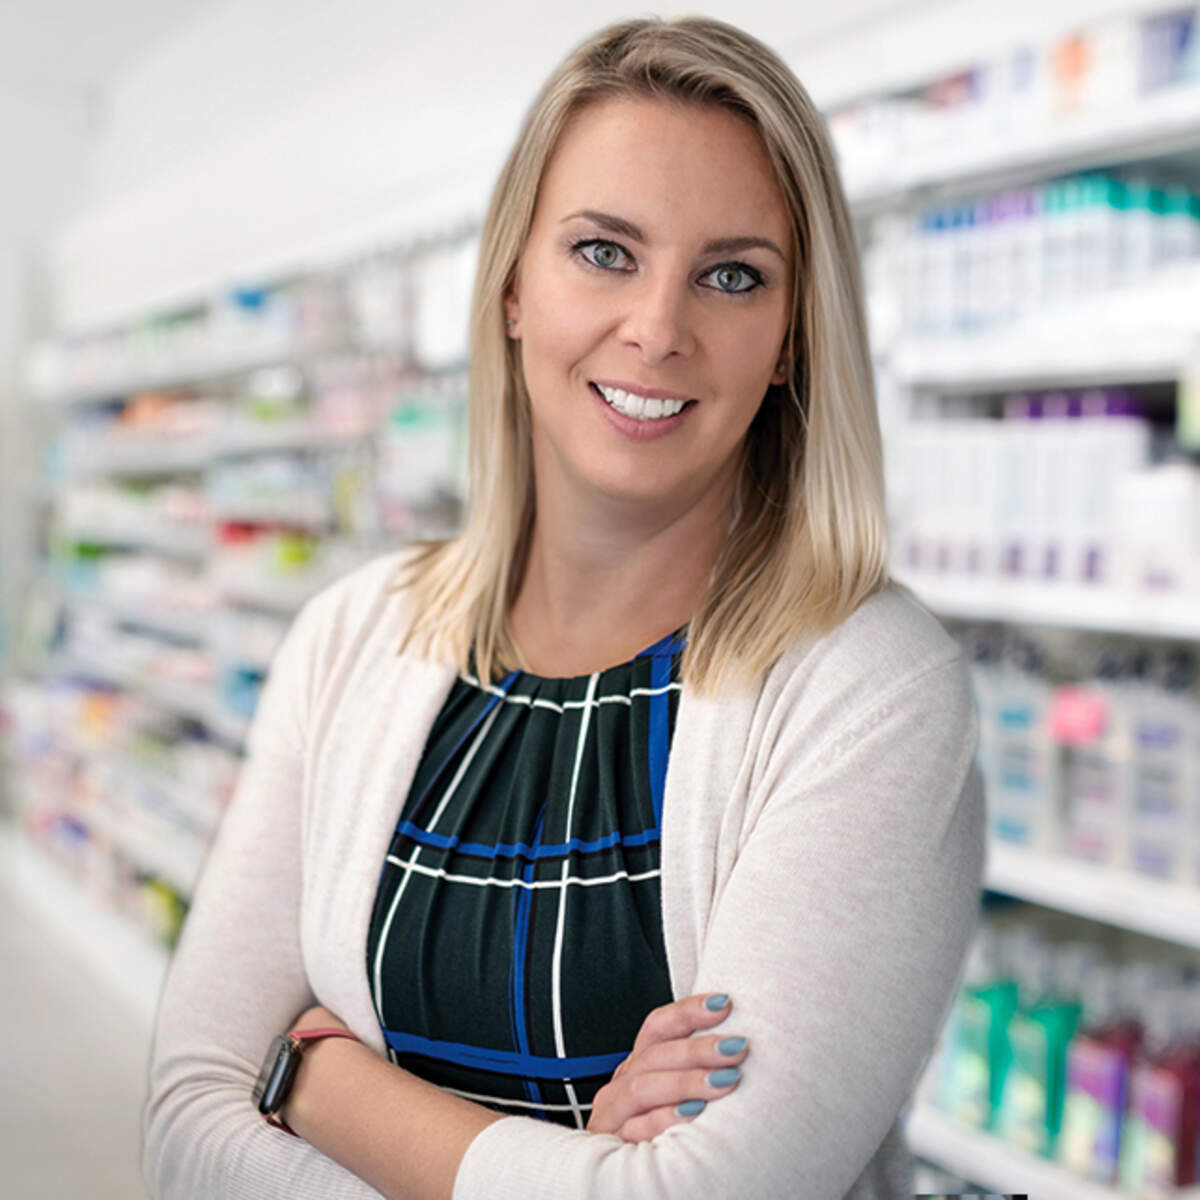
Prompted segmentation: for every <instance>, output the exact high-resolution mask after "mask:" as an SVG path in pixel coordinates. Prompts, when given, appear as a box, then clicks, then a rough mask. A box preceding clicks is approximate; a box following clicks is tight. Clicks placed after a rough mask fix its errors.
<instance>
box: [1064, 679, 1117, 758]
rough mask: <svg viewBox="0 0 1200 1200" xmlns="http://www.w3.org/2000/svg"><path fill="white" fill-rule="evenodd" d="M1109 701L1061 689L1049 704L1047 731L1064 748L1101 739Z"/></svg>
mask: <svg viewBox="0 0 1200 1200" xmlns="http://www.w3.org/2000/svg"><path fill="white" fill-rule="evenodd" d="M1107 726H1108V702H1107V700H1106V698H1105V697H1104V696H1103V695H1102V694H1101V693H1099V692H1092V691H1088V690H1087V689H1086V688H1077V687H1060V688H1056V689H1055V690H1054V697H1053V699H1052V700H1051V702H1050V730H1051V732H1052V734H1053V735H1054V738H1055V740H1056V741H1058V742H1060V743H1062V745H1064V746H1084V745H1087V744H1088V743H1089V742H1095V741H1098V740H1099V739H1100V738H1101V737H1103V736H1104V730H1105V729H1106V728H1107Z"/></svg>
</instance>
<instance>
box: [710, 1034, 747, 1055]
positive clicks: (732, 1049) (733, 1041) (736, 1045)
mask: <svg viewBox="0 0 1200 1200" xmlns="http://www.w3.org/2000/svg"><path fill="white" fill-rule="evenodd" d="M745 1045H746V1039H745V1038H744V1037H731V1038H722V1039H721V1040H720V1041H719V1042H718V1043H717V1053H718V1054H741V1052H742V1050H743V1048H744V1047H745Z"/></svg>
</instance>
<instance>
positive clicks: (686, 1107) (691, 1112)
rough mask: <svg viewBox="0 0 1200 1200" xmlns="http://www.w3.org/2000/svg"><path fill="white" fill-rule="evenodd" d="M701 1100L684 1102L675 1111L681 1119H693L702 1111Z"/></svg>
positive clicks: (702, 1104) (702, 1103)
mask: <svg viewBox="0 0 1200 1200" xmlns="http://www.w3.org/2000/svg"><path fill="white" fill-rule="evenodd" d="M703 1109H704V1101H703V1100H685V1101H684V1102H683V1103H682V1104H681V1105H680V1106H679V1107H678V1108H677V1109H676V1110H675V1111H676V1112H677V1113H678V1114H679V1115H680V1116H681V1117H694V1116H695V1115H696V1114H697V1113H698V1112H701V1111H703Z"/></svg>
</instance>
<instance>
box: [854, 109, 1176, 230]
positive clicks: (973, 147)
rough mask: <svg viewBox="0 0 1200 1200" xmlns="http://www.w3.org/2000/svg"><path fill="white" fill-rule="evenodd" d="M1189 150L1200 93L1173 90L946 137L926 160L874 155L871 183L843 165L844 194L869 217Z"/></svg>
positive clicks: (904, 156)
mask: <svg viewBox="0 0 1200 1200" xmlns="http://www.w3.org/2000/svg"><path fill="white" fill-rule="evenodd" d="M1197 145H1200V87H1176V88H1170V89H1164V90H1163V91H1161V92H1159V93H1158V94H1157V95H1151V96H1147V97H1144V98H1143V99H1141V100H1139V101H1138V102H1137V103H1131V104H1124V105H1122V106H1121V107H1116V108H1109V109H1106V110H1101V111H1094V112H1089V113H1082V114H1080V115H1078V116H1076V117H1074V118H1059V119H1057V120H1055V121H1049V120H1045V121H1039V122H1037V123H1036V124H1031V126H1030V127H1028V128H1026V129H1023V130H1020V131H1018V132H1016V133H1009V134H1006V135H1001V134H1000V133H998V132H997V133H988V132H987V131H983V130H981V131H980V134H979V136H967V137H956V138H948V139H947V140H946V142H945V143H944V144H942V145H941V146H939V147H938V149H937V150H936V151H933V152H930V153H927V154H922V155H916V154H891V155H887V156H881V158H880V160H879V162H880V168H879V171H878V173H877V174H876V175H875V177H874V178H867V177H865V176H864V175H862V174H859V175H857V177H856V175H855V171H854V164H853V162H850V163H848V164H847V175H848V178H847V194H848V199H849V202H850V206H851V208H852V209H853V210H854V212H855V215H856V216H871V215H873V214H874V213H877V212H881V211H883V210H886V209H889V208H894V207H896V206H897V205H900V204H903V203H904V202H905V201H907V200H909V199H910V198H911V197H912V196H913V195H914V193H918V192H920V193H925V196H924V197H923V198H927V199H932V198H934V197H935V196H936V195H937V194H939V193H941V194H950V193H961V192H963V191H965V190H967V189H972V190H980V191H986V190H991V189H994V188H1002V187H1012V186H1016V185H1019V184H1022V183H1027V182H1030V181H1031V180H1034V179H1038V178H1042V177H1045V176H1047V175H1055V176H1058V175H1070V174H1073V173H1074V172H1077V171H1086V170H1091V169H1094V168H1096V167H1104V166H1109V165H1112V164H1117V163H1126V162H1138V161H1143V160H1145V159H1150V158H1155V157H1160V156H1163V155H1168V154H1174V153H1179V152H1184V151H1188V150H1193V149H1195V148H1196V146H1197Z"/></svg>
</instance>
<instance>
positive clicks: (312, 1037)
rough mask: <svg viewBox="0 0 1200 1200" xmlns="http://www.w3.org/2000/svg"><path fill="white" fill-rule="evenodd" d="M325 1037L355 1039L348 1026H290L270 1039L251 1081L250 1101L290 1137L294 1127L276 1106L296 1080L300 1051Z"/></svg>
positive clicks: (284, 1097) (281, 1106)
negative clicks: (252, 1083)
mask: <svg viewBox="0 0 1200 1200" xmlns="http://www.w3.org/2000/svg"><path fill="white" fill-rule="evenodd" d="M327 1037H346V1038H353V1040H354V1041H356V1042H357V1041H358V1040H359V1039H358V1038H357V1037H355V1035H354V1034H352V1033H351V1032H350V1030H348V1029H330V1028H320V1029H293V1030H290V1031H289V1032H288V1033H281V1034H280V1035H279V1036H278V1037H277V1038H276V1039H275V1040H274V1041H273V1042H272V1043H271V1048H270V1049H269V1050H268V1051H267V1057H266V1058H265V1059H263V1065H262V1070H260V1071H259V1073H258V1078H257V1079H256V1080H255V1081H254V1093H253V1096H254V1104H255V1106H256V1107H257V1109H258V1111H259V1112H260V1113H262V1115H263V1116H264V1117H265V1118H266V1121H267V1124H268V1125H274V1126H275V1128H276V1129H282V1130H283V1131H284V1133H290V1134H291V1135H292V1136H293V1137H298V1136H299V1135H298V1134H297V1133H296V1131H295V1130H294V1129H289V1128H288V1126H287V1125H286V1124H285V1122H284V1120H283V1118H282V1117H281V1116H280V1115H279V1110H280V1109H281V1108H283V1106H284V1104H286V1103H287V1098H288V1095H289V1094H290V1093H291V1090H292V1084H293V1083H295V1081H296V1072H297V1071H298V1070H299V1069H300V1056H301V1054H303V1053H304V1047H305V1046H306V1045H308V1043H309V1042H316V1041H319V1040H320V1039H321V1038H327Z"/></svg>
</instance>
